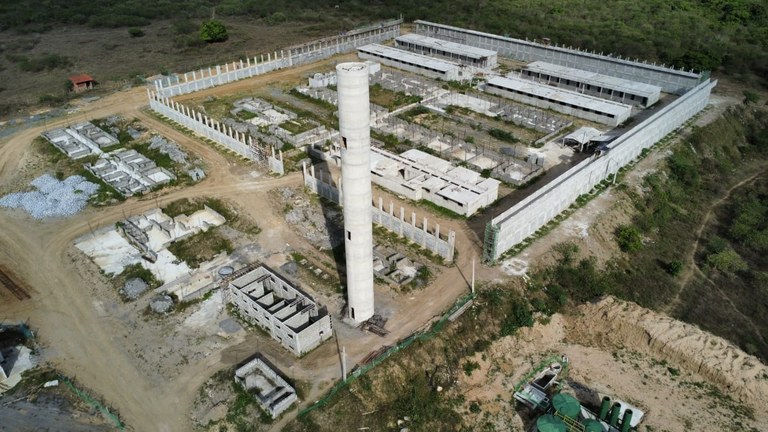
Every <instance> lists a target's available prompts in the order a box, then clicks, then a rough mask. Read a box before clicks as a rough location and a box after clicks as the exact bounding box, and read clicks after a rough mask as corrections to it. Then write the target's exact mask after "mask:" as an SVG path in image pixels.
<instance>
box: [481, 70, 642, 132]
mask: <svg viewBox="0 0 768 432" xmlns="http://www.w3.org/2000/svg"><path fill="white" fill-rule="evenodd" d="M483 91H486V92H488V93H491V94H495V95H497V96H502V97H506V98H509V99H512V100H514V101H517V102H522V103H525V104H528V105H533V106H535V107H538V108H544V109H553V110H555V111H558V112H561V113H563V114H568V115H572V116H574V117H579V118H583V119H585V120H591V121H594V122H598V123H603V124H607V125H609V126H618V125H620V124H622V123H624V122H625V121H626V120H627V119H628V118H629V116H630V115H631V114H632V107H631V106H629V105H625V104H621V103H618V102H612V101H607V100H604V99H600V98H596V97H593V96H587V95H583V94H581V93H577V92H574V91H570V90H563V89H559V88H556V87H552V86H548V85H546V84H541V83H538V82H535V81H531V80H525V79H522V78H517V77H500V76H497V77H493V78H491V79H489V80H488V82H487V83H485V85H484V86H483Z"/></svg>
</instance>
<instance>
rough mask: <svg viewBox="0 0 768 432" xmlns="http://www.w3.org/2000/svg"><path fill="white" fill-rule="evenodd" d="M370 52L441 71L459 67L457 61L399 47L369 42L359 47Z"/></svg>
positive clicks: (359, 49) (365, 51) (360, 49)
mask: <svg viewBox="0 0 768 432" xmlns="http://www.w3.org/2000/svg"><path fill="white" fill-rule="evenodd" d="M357 50H358V51H362V52H364V53H368V54H374V55H379V56H382V57H385V58H388V59H391V60H396V61H398V62H401V63H406V64H411V65H415V66H421V67H424V68H428V69H433V70H437V71H439V72H448V71H452V70H454V69H458V67H459V65H458V64H456V63H452V62H448V61H444V60H437V59H434V58H432V57H428V56H424V55H421V54H415V53H412V52H410V51H405V50H401V49H397V48H392V47H388V46H384V45H379V44H369V45H365V46H361V47H359V48H358V49H357Z"/></svg>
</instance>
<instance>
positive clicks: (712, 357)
mask: <svg viewBox="0 0 768 432" xmlns="http://www.w3.org/2000/svg"><path fill="white" fill-rule="evenodd" d="M579 312H580V314H579V315H578V316H575V317H569V318H568V320H569V321H570V322H569V323H568V324H567V325H566V328H567V336H566V337H567V339H568V340H569V341H570V342H576V343H579V344H587V345H596V346H598V347H602V348H607V347H624V348H628V349H631V350H634V351H639V352H645V353H648V354H651V355H653V356H654V357H656V358H660V359H662V360H666V361H667V362H669V363H670V364H672V365H674V366H677V367H679V368H681V369H684V370H686V371H689V372H694V373H697V374H699V375H701V376H702V377H704V378H705V379H707V380H708V381H710V382H712V383H713V384H717V385H719V386H722V388H723V389H727V390H728V393H729V394H730V395H731V396H733V397H734V398H738V399H739V400H741V401H751V402H753V403H754V402H756V401H768V367H767V366H765V365H764V364H762V363H761V362H760V360H758V359H757V358H756V357H754V356H751V355H748V354H746V353H745V352H743V351H741V350H740V349H739V348H738V347H736V346H735V345H733V344H732V343H730V342H728V341H727V340H725V339H723V338H720V337H717V336H714V335H712V334H710V333H707V332H705V331H704V330H701V329H700V328H698V327H696V326H694V325H691V324H686V323H683V322H681V321H677V320H675V319H673V318H670V317H668V316H666V315H663V314H659V313H656V312H653V311H651V310H648V309H645V308H642V307H640V306H638V305H636V304H634V303H629V302H624V301H621V300H618V299H616V298H614V297H606V298H604V299H603V300H601V301H600V302H598V303H595V304H587V305H584V306H582V307H580V308H579Z"/></svg>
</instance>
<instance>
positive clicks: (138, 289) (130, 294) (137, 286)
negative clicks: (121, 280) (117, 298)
mask: <svg viewBox="0 0 768 432" xmlns="http://www.w3.org/2000/svg"><path fill="white" fill-rule="evenodd" d="M147 288H149V285H147V283H146V282H144V280H143V279H140V278H131V279H128V280H127V281H125V285H124V286H123V295H124V296H125V297H126V298H127V299H129V300H136V299H137V298H139V296H140V295H141V294H142V293H143V292H144V291H146V290H147Z"/></svg>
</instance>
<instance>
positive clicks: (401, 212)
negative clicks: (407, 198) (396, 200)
mask: <svg viewBox="0 0 768 432" xmlns="http://www.w3.org/2000/svg"><path fill="white" fill-rule="evenodd" d="M404 227H405V209H404V208H402V207H400V232H399V233H398V234H400V237H402V236H403V230H404Z"/></svg>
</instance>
